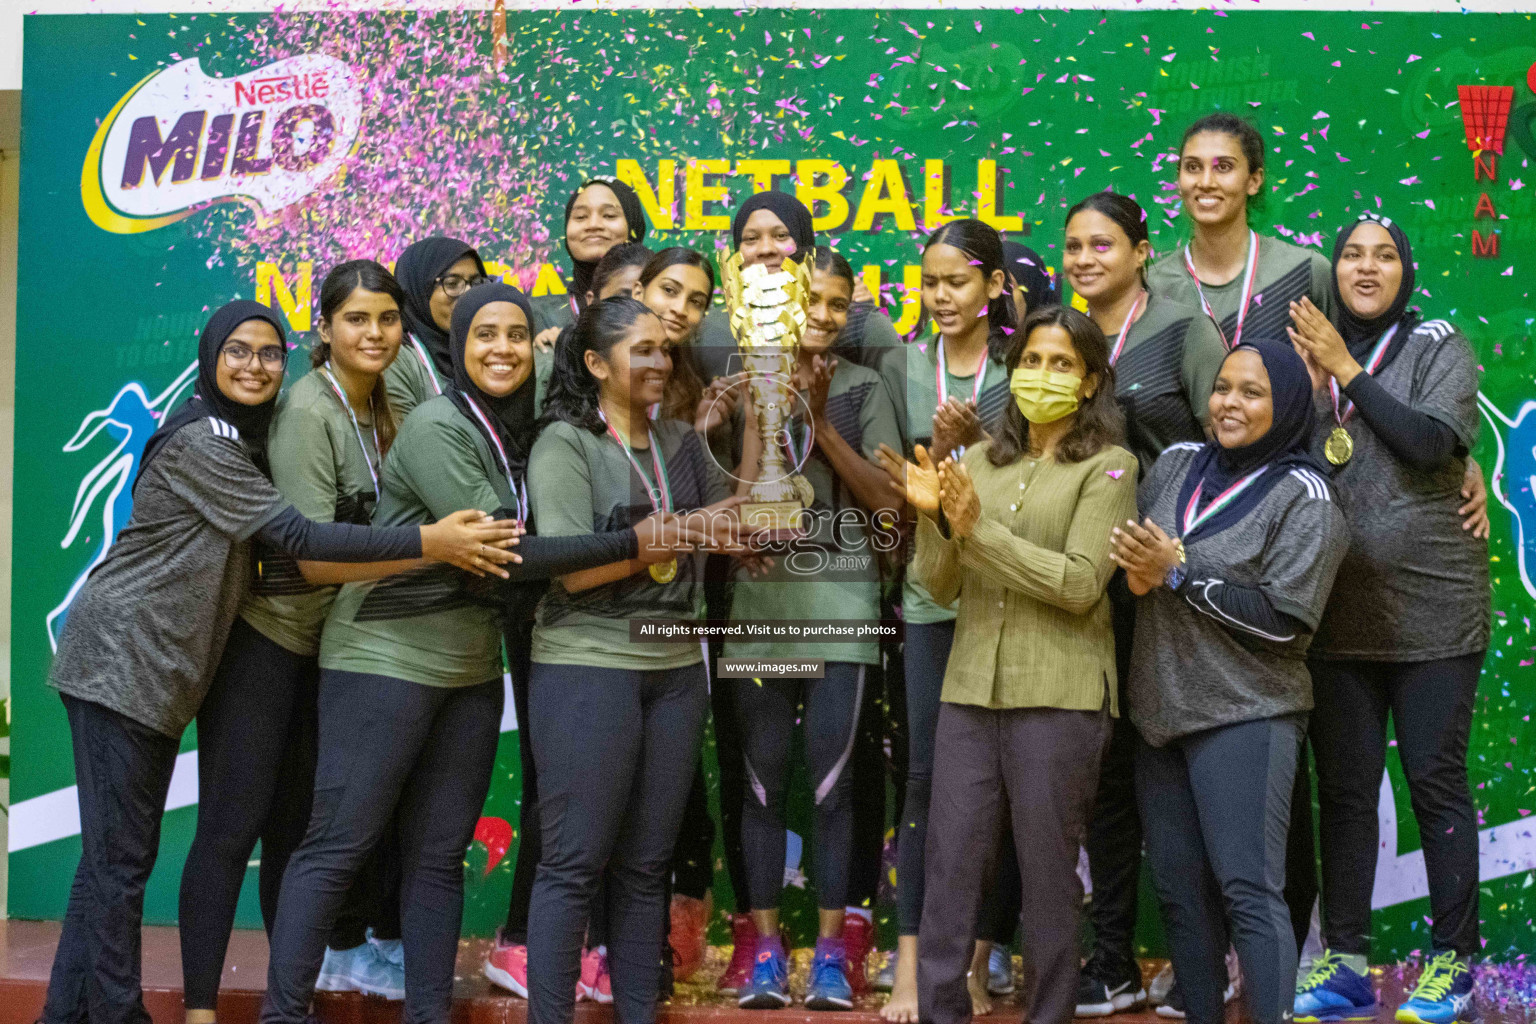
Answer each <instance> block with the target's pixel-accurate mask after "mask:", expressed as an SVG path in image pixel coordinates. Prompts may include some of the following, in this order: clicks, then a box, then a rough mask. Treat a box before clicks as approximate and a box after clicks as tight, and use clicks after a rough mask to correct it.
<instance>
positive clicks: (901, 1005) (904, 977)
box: [880, 936, 917, 1024]
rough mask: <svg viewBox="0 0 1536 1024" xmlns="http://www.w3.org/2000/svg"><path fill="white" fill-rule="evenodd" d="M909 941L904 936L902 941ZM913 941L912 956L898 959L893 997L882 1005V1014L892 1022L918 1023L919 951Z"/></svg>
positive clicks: (903, 1023) (892, 988) (899, 1023)
mask: <svg viewBox="0 0 1536 1024" xmlns="http://www.w3.org/2000/svg"><path fill="white" fill-rule="evenodd" d="M906 941H907V937H906V936H902V938H901V942H903V943H905V942H906ZM916 945H917V944H916V943H915V942H913V943H912V946H913V951H912V955H910V956H899V957H898V958H897V960H896V979H895V981H894V983H893V984H892V985H891V998H890V999H888V1000H886V1003H885V1005H884V1006H882V1007H880V1016H881V1017H883V1018H885V1020H887V1021H889V1022H890V1024H917V955H916V953H917V951H916Z"/></svg>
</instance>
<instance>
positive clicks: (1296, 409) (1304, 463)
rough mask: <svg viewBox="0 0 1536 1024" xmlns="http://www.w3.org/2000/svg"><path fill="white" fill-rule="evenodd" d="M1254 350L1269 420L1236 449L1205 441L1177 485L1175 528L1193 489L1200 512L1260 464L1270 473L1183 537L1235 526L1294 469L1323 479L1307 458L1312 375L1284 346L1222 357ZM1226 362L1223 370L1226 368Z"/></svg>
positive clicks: (1260, 344) (1265, 344) (1257, 346)
mask: <svg viewBox="0 0 1536 1024" xmlns="http://www.w3.org/2000/svg"><path fill="white" fill-rule="evenodd" d="M1243 351H1248V352H1257V353H1258V355H1259V358H1260V359H1261V360H1263V362H1264V369H1265V370H1266V371H1267V372H1268V373H1269V393H1270V398H1271V400H1272V401H1273V402H1274V410H1275V411H1274V419H1273V421H1272V422H1271V423H1270V426H1269V430H1268V431H1266V432H1265V433H1264V435H1263V436H1261V437H1260V438H1258V439H1257V440H1255V441H1253V442H1252V443H1251V444H1245V445H1243V446H1241V447H1238V448H1223V447H1222V446H1221V444H1220V442H1217V441H1207V442H1206V444H1205V447H1203V448H1201V449H1200V451H1199V453H1198V454H1196V455H1195V458H1194V461H1193V462H1191V463H1190V464H1189V470H1188V472H1186V473H1185V474H1184V483H1183V484H1182V485H1181V486H1180V487H1179V499H1178V503H1177V505H1176V507H1175V508H1174V516H1175V518H1176V526H1177V527H1178V529H1180V530H1182V529H1183V528H1184V510H1185V508H1187V507H1188V506H1189V501H1190V498H1191V497H1193V495H1194V493H1195V488H1197V487H1198V488H1200V501H1199V504H1198V506H1197V508H1202V509H1203V508H1204V507H1205V506H1206V505H1209V504H1210V502H1211V500H1212V499H1213V498H1215V497H1216V496H1217V495H1219V494H1221V493H1222V492H1223V491H1225V490H1226V489H1227V488H1228V487H1230V486H1232V484H1233V483H1235V482H1237V481H1238V480H1241V479H1242V478H1243V477H1245V476H1247V475H1248V474H1249V473H1252V472H1253V471H1254V470H1256V469H1258V468H1259V467H1260V466H1263V465H1268V466H1269V469H1268V471H1267V472H1265V473H1264V474H1263V475H1262V476H1260V477H1259V478H1258V479H1257V480H1255V481H1254V482H1253V483H1252V484H1251V485H1249V486H1248V488H1247V489H1245V490H1244V491H1243V492H1242V493H1241V494H1239V495H1238V496H1237V498H1236V499H1235V500H1233V501H1232V503H1231V504H1229V505H1228V506H1227V507H1226V508H1223V509H1222V510H1221V511H1219V512H1217V513H1216V514H1215V515H1213V516H1211V518H1209V519H1207V520H1206V521H1205V522H1203V523H1201V524H1200V525H1199V526H1198V527H1196V528H1195V529H1194V530H1192V531H1191V532H1190V534H1189V535H1186V536H1185V538H1184V539H1186V540H1188V539H1189V536H1192V535H1194V534H1199V535H1201V536H1205V537H1208V536H1210V535H1211V534H1214V533H1220V532H1221V531H1222V530H1225V529H1226V528H1227V527H1229V526H1232V525H1234V524H1236V523H1239V522H1241V521H1242V520H1243V518H1244V517H1245V516H1247V515H1248V513H1249V512H1251V511H1253V509H1254V508H1255V507H1257V505H1258V504H1259V502H1260V501H1263V500H1264V496H1265V495H1267V494H1268V493H1269V491H1270V488H1272V487H1274V486H1275V485H1276V484H1278V483H1279V482H1280V481H1281V480H1283V479H1285V476H1286V474H1287V473H1288V472H1289V471H1290V470H1291V469H1295V468H1307V469H1312V470H1315V471H1316V472H1317V474H1318V477H1319V479H1321V480H1326V479H1328V471H1327V470H1326V469H1325V468H1323V465H1322V464H1321V463H1320V462H1318V461H1317V459H1316V458H1314V457H1313V456H1312V454H1311V447H1312V424H1313V422H1314V414H1313V410H1312V377H1311V375H1310V374H1308V373H1307V366H1306V364H1305V363H1303V362H1302V361H1301V356H1299V355H1297V354H1296V352H1295V350H1294V349H1292V348H1291V347H1290V346H1289V345H1281V344H1278V343H1277V342H1272V341H1255V342H1246V341H1245V342H1243V343H1242V344H1241V345H1239V346H1237V347H1236V348H1234V349H1233V350H1232V351H1231V352H1228V353H1227V356H1226V359H1231V358H1232V356H1233V355H1234V354H1236V353H1238V352H1243ZM1226 359H1223V360H1222V366H1223V367H1225V366H1226Z"/></svg>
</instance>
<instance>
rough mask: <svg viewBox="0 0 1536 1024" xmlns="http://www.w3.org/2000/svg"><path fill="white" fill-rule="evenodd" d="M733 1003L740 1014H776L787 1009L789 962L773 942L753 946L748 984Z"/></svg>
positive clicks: (781, 949)
mask: <svg viewBox="0 0 1536 1024" xmlns="http://www.w3.org/2000/svg"><path fill="white" fill-rule="evenodd" d="M736 1003H737V1005H738V1006H740V1007H741V1008H742V1009H743V1010H780V1009H783V1008H784V1007H786V1006H788V1005H789V958H788V957H787V956H786V955H785V953H784V944H783V943H782V942H780V941H779V940H778V939H777V938H774V939H767V940H763V941H760V942H759V943H758V944H757V960H756V962H755V963H753V964H752V981H751V983H750V984H749V985H747V989H746V991H745V992H743V993H741V995H740V996H738V997H737V999H736Z"/></svg>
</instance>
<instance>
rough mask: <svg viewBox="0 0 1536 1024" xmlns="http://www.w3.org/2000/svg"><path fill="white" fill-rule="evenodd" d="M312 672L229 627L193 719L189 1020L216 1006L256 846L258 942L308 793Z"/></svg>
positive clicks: (185, 904)
mask: <svg viewBox="0 0 1536 1024" xmlns="http://www.w3.org/2000/svg"><path fill="white" fill-rule="evenodd" d="M319 682H320V666H319V663H318V661H317V660H316V659H315V658H313V657H307V656H305V655H302V654H294V653H293V652H292V651H290V650H288V649H287V648H285V647H283V646H281V645H280V644H276V643H274V642H272V641H271V640H269V639H268V638H267V637H266V636H265V635H263V634H262V633H261V632H260V631H259V630H257V629H256V628H255V627H253V626H251V625H250V623H248V622H246V621H245V620H244V619H236V620H235V624H234V626H233V627H231V629H230V631H229V642H228V643H227V644H226V645H225V647H224V655H223V658H222V659H221V660H220V662H219V667H218V670H217V671H216V672H215V673H214V677H213V683H212V685H211V686H209V688H208V695H207V696H206V697H205V698H204V699H203V705H202V707H201V708H200V709H199V710H198V713H197V748H198V749H197V786H198V807H197V832H196V834H195V835H194V836H193V839H192V847H191V849H190V850H188V851H187V862H186V865H185V866H184V867H183V868H182V872H181V908H180V923H181V969H182V977H183V982H184V985H185V991H186V1005H187V1009H189V1010H212V1009H215V1008H216V1007H217V1006H218V998H219V977H220V975H222V974H223V972H224V956H225V954H226V952H227V951H228V948H229V933H230V929H231V928H233V927H234V921H235V904H236V903H237V902H238V901H239V899H240V886H241V884H242V883H243V882H244V881H245V873H246V865H247V864H248V863H249V861H250V857H251V851H252V850H253V849H254V848H255V846H256V840H257V839H258V838H259V839H260V840H261V874H260V884H259V891H260V895H261V918H262V921H263V922H264V923H265V924H266V927H267V934H268V935H271V933H272V924H273V921H274V919H275V917H276V915H277V894H278V889H279V887H280V886H281V885H282V881H283V871H284V869H285V868H286V867H287V866H288V858H289V856H290V855H291V854H292V853H293V851H294V850H295V849H297V848H298V845H299V843H300V841H301V840H302V839H303V838H304V829H305V827H306V826H307V825H308V824H309V810H310V799H311V797H312V795H313V793H314V783H315V742H316V741H315V732H316V720H315V716H316V710H315V701H316V694H317V692H318V686H319Z"/></svg>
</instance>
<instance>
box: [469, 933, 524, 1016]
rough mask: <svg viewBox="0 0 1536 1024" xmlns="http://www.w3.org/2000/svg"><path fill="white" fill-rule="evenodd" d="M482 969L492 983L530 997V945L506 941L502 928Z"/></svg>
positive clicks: (515, 993)
mask: <svg viewBox="0 0 1536 1024" xmlns="http://www.w3.org/2000/svg"><path fill="white" fill-rule="evenodd" d="M481 971H482V972H483V973H484V974H485V976H486V977H487V978H489V979H490V980H491V984H493V985H496V986H498V987H500V988H504V989H506V990H507V991H508V992H511V993H512V994H513V995H518V996H522V997H523V998H524V999H527V998H528V947H527V946H525V945H523V944H522V943H520V942H504V941H503V940H502V937H501V929H500V928H498V929H496V941H495V942H493V943H492V944H491V955H490V956H488V957H487V958H486V960H485V966H483V967H482V968H481Z"/></svg>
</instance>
